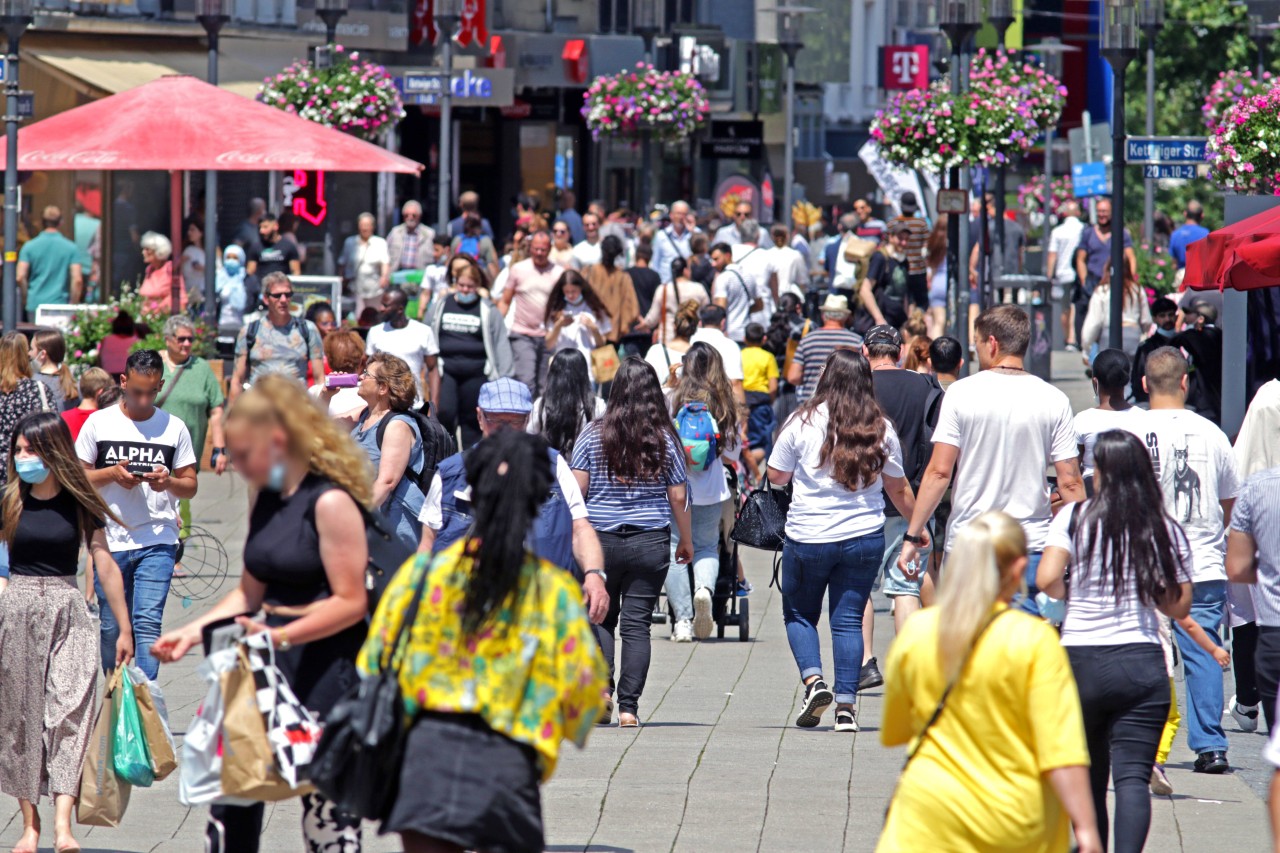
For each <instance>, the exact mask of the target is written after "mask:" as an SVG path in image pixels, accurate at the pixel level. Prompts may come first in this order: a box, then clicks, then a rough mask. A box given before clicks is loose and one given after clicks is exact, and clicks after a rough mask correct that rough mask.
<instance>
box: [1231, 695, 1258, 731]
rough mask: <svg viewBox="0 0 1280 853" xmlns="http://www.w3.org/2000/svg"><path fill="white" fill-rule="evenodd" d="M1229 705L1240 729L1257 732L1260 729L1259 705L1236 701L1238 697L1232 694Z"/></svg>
mask: <svg viewBox="0 0 1280 853" xmlns="http://www.w3.org/2000/svg"><path fill="white" fill-rule="evenodd" d="M1227 707H1228V708H1230V709H1231V716H1232V717H1233V718H1235V721H1236V725H1238V726H1239V727H1240V731H1242V732H1256V731H1257V730H1258V706H1257V705H1241V704H1240V703H1239V702H1237V701H1236V697H1235V696H1232V697H1231V701H1230V702H1228V703H1227Z"/></svg>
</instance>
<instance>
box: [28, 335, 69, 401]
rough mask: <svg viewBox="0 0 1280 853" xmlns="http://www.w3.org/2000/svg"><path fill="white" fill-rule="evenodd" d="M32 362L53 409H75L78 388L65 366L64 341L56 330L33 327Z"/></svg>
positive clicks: (65, 347) (37, 378) (65, 348)
mask: <svg viewBox="0 0 1280 853" xmlns="http://www.w3.org/2000/svg"><path fill="white" fill-rule="evenodd" d="M31 363H32V365H33V366H34V367H35V368H37V370H38V372H37V373H36V374H35V376H34V377H33V378H34V379H35V380H36V381H37V382H43V383H44V387H45V389H46V390H47V391H48V392H49V397H50V400H51V401H52V403H53V409H54V411H58V412H61V411H62V410H64V409H68V408H74V407H75V406H77V405H79V403H80V393H79V391H80V389H79V388H77V387H76V380H75V379H74V378H73V377H72V376H71V368H69V367H68V366H67V341H66V339H65V338H63V337H62V332H59V331H58V330H57V329H36V330H35V331H34V332H32V333H31Z"/></svg>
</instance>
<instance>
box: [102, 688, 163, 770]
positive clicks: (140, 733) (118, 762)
mask: <svg viewBox="0 0 1280 853" xmlns="http://www.w3.org/2000/svg"><path fill="white" fill-rule="evenodd" d="M112 698H113V701H114V702H115V705H116V708H115V721H114V727H113V729H112V741H111V764H112V766H113V767H114V768H115V770H116V775H117V776H119V777H120V778H121V779H123V780H124V781H126V782H128V783H129V784H130V785H134V786H135V787H138V788H150V787H151V783H153V782H155V781H156V774H155V773H153V772H152V770H151V753H150V752H148V751H147V733H146V732H145V731H144V730H143V728H142V715H141V714H140V713H138V698H137V696H136V694H135V693H134V690H133V679H132V678H121V679H120V688H119V689H118V690H116V692H115V694H114V696H113V697H112Z"/></svg>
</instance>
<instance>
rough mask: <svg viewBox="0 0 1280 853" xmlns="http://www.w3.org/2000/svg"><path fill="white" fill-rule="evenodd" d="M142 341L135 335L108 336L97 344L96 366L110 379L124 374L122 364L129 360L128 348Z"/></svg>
mask: <svg viewBox="0 0 1280 853" xmlns="http://www.w3.org/2000/svg"><path fill="white" fill-rule="evenodd" d="M140 340H142V339H141V338H139V337H138V336H137V335H116V334H110V335H107V336H106V337H105V338H103V339H102V343H100V344H98V364H100V365H102V369H103V370H105V371H107V373H109V374H111V377H112V378H115V377H117V376H119V375H120V374H121V373H124V363H125V362H126V361H127V360H128V359H129V348H130V347H132V346H133V345H134V344H136V343H137V342H138V341H140Z"/></svg>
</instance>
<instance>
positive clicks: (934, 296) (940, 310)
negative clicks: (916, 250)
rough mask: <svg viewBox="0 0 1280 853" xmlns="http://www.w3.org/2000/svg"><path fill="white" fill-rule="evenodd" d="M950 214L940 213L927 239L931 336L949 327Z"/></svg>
mask: <svg viewBox="0 0 1280 853" xmlns="http://www.w3.org/2000/svg"><path fill="white" fill-rule="evenodd" d="M948 221H950V216H949V215H948V214H946V213H943V214H940V215H939V216H938V219H937V221H936V222H934V223H933V230H932V231H930V232H929V239H928V240H927V241H925V244H924V251H925V265H926V269H927V270H928V272H929V310H928V312H926V314H925V320H926V321H927V322H928V324H929V337H931V338H936V337H938V336H939V335H944V334H946V329H947V222H948Z"/></svg>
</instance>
